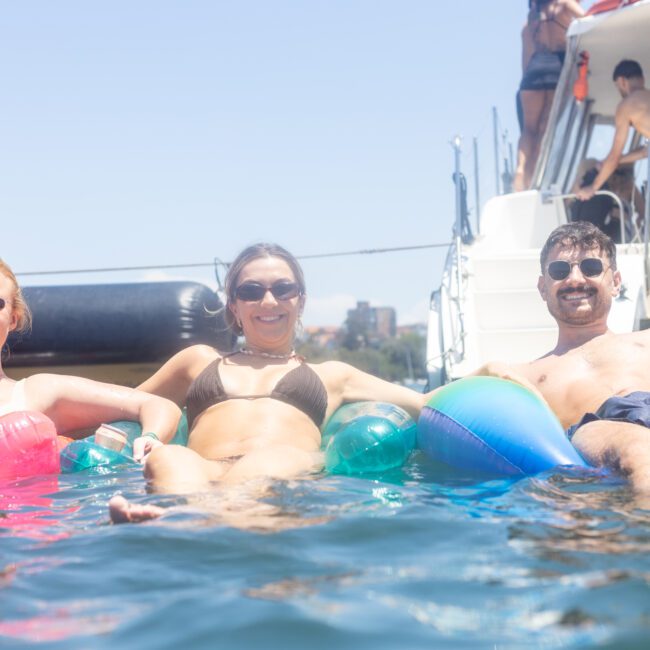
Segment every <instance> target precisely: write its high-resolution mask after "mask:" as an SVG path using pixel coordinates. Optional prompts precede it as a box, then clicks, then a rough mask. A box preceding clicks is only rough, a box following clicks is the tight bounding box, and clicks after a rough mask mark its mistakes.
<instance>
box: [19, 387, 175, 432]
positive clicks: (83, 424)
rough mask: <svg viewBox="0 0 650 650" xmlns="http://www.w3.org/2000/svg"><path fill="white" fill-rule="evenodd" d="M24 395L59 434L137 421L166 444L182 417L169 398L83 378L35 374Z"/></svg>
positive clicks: (145, 430) (31, 405) (144, 429)
mask: <svg viewBox="0 0 650 650" xmlns="http://www.w3.org/2000/svg"><path fill="white" fill-rule="evenodd" d="M25 395H26V398H27V403H28V404H29V406H30V408H33V409H34V410H37V411H40V412H42V413H45V415H47V416H48V417H49V418H50V419H51V420H52V421H53V422H54V424H55V425H56V428H57V430H58V431H59V433H65V432H66V431H74V430H76V429H84V428H87V427H91V426H98V425H99V424H101V423H102V422H111V421H114V420H137V421H139V422H140V424H141V425H142V430H143V432H150V433H154V434H156V437H157V438H158V439H159V440H160V441H161V442H163V443H164V442H167V441H169V440H171V439H172V438H173V437H174V433H175V431H176V427H177V426H178V422H179V420H180V417H181V412H180V409H179V408H178V406H176V404H174V403H173V402H171V401H170V400H167V399H164V398H162V397H157V396H155V395H149V394H148V393H144V392H142V391H139V390H135V389H133V388H126V387H124V386H117V385H115V384H105V383H102V382H98V381H93V380H91V379H84V378H82V377H68V376H64V375H51V374H39V375H34V376H32V377H30V378H29V379H27V381H26V382H25ZM149 439H150V440H152V441H153V442H155V441H154V440H153V438H149Z"/></svg>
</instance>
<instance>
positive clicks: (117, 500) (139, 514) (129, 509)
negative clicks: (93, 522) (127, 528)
mask: <svg viewBox="0 0 650 650" xmlns="http://www.w3.org/2000/svg"><path fill="white" fill-rule="evenodd" d="M108 511H109V513H110V515H111V521H112V522H113V523H114V524H125V523H139V522H141V521H148V520H149V519H156V518H157V517H160V515H162V514H163V512H165V509H164V508H161V507H160V506H154V505H151V504H144V505H140V504H137V503H129V502H128V501H127V500H126V499H125V498H124V497H123V496H120V495H119V494H116V495H115V496H114V497H112V498H111V500H110V501H109V502H108Z"/></svg>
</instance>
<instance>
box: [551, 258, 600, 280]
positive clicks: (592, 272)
mask: <svg viewBox="0 0 650 650" xmlns="http://www.w3.org/2000/svg"><path fill="white" fill-rule="evenodd" d="M574 266H578V267H580V273H582V275H583V277H585V278H596V277H598V276H599V275H600V274H601V273H602V272H603V271H604V269H605V267H604V266H603V260H601V259H598V258H597V257H585V259H584V260H580V261H579V262H567V261H566V260H555V262H551V263H550V264H549V265H548V268H547V270H548V274H549V275H550V276H551V278H553V280H564V279H566V278H568V277H569V275H570V273H571V269H572V268H573V267H574Z"/></svg>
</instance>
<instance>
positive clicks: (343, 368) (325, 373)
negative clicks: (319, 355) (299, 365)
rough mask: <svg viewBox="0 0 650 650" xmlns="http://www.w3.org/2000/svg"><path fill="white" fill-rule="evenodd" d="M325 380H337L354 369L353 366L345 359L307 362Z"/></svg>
mask: <svg viewBox="0 0 650 650" xmlns="http://www.w3.org/2000/svg"><path fill="white" fill-rule="evenodd" d="M307 365H308V366H309V367H310V368H311V369H312V370H314V372H316V374H318V376H319V377H320V378H321V379H322V380H323V381H337V380H340V379H342V378H344V377H346V376H347V375H349V374H350V373H351V372H353V371H354V368H353V366H351V365H350V364H349V363H345V362H344V361H334V360H331V361H320V362H319V363H308V364H307Z"/></svg>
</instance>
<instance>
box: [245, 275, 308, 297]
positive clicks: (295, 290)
mask: <svg viewBox="0 0 650 650" xmlns="http://www.w3.org/2000/svg"><path fill="white" fill-rule="evenodd" d="M267 291H270V292H271V294H272V295H273V297H274V298H275V299H276V300H291V299H292V298H295V297H296V296H299V295H300V294H301V293H302V292H301V291H300V287H299V286H298V284H297V283H296V282H287V281H286V280H279V281H278V282H274V283H273V284H272V285H271V286H270V287H266V286H264V285H263V284H260V283H259V282H244V283H243V284H240V285H239V286H238V287H237V288H236V289H235V291H234V294H235V298H237V300H243V301H244V302H257V301H258V300H262V298H264V296H265V295H266V292H267Z"/></svg>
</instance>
